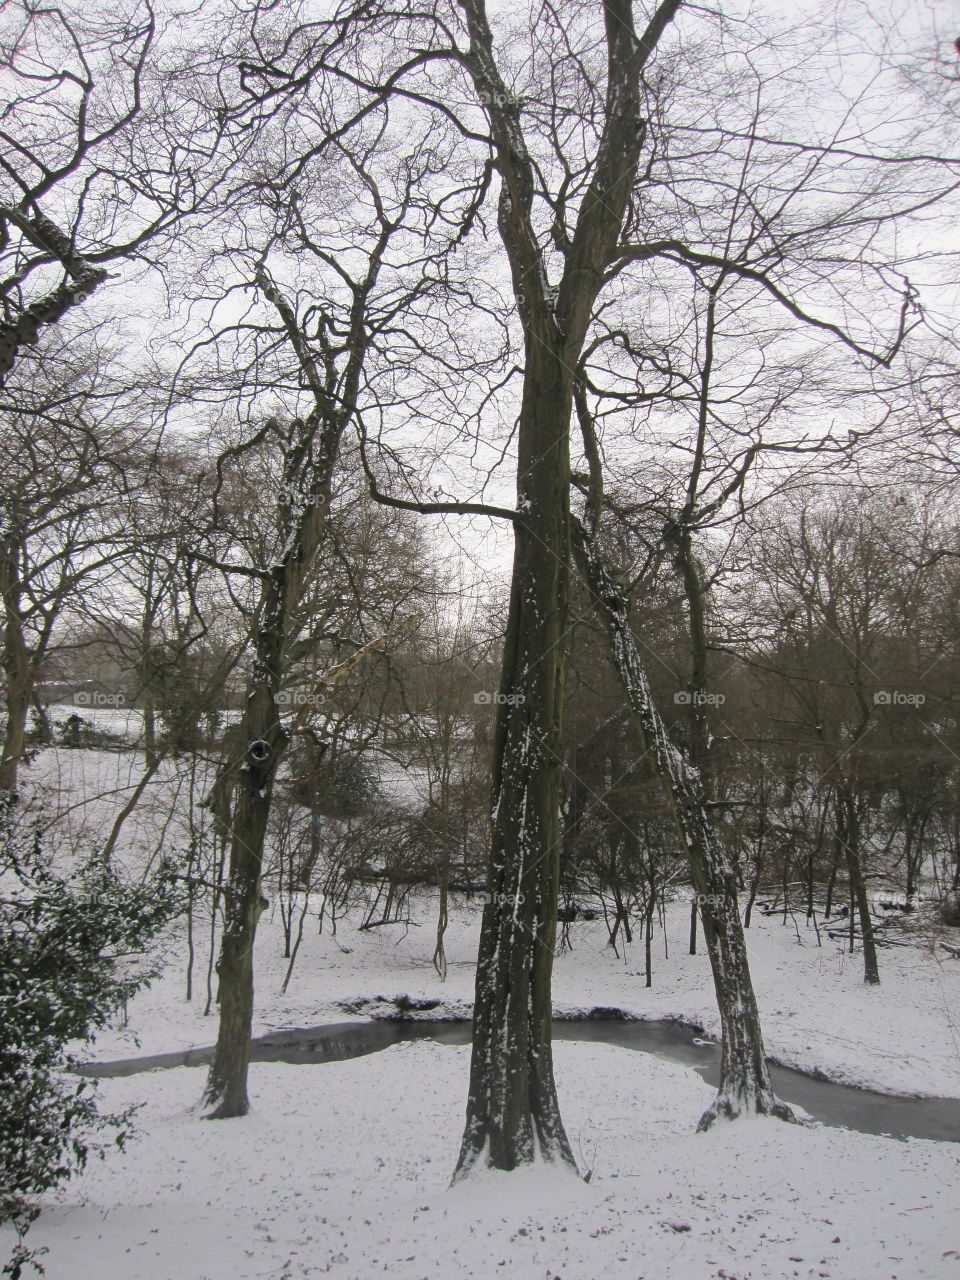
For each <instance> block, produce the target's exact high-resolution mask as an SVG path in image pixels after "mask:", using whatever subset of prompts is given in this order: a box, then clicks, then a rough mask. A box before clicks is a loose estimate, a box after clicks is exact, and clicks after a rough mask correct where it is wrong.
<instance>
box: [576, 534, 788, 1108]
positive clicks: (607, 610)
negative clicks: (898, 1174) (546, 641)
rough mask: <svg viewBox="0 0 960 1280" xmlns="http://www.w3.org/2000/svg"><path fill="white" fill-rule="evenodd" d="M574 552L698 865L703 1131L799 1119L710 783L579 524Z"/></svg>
mask: <svg viewBox="0 0 960 1280" xmlns="http://www.w3.org/2000/svg"><path fill="white" fill-rule="evenodd" d="M573 529H574V547H575V550H576V554H577V559H578V562H579V564H580V567H581V571H582V573H583V577H584V580H585V581H586V583H587V586H588V587H589V589H590V591H591V592H592V594H593V595H594V597H595V599H596V602H597V604H598V606H599V607H600V609H601V611H602V613H603V615H604V618H605V620H606V623H607V628H608V633H609V638H610V645H611V650H612V653H613V661H614V666H615V668H616V671H617V674H618V675H619V677H620V680H621V682H622V684H623V687H624V691H625V692H626V695H627V699H628V702H629V705H630V708H631V710H632V712H633V714H634V716H635V717H636V719H637V722H638V723H639V726H640V729H641V733H642V735H643V738H644V741H645V743H646V746H647V749H648V750H651V751H652V753H653V756H654V759H655V761H656V765H657V770H658V772H659V773H660V775H661V777H662V778H663V780H664V783H665V785H666V787H667V791H668V794H669V795H670V797H671V799H672V802H673V809H674V814H675V816H676V820H677V825H678V827H679V830H680V833H681V835H682V837H683V840H684V844H685V846H686V850H687V856H688V858H689V861H690V871H691V876H692V879H693V883H694V889H695V891H696V893H697V895H698V900H699V902H700V904H701V919H702V921H703V933H704V938H705V940H706V943H707V952H708V954H709V957H710V967H711V969H712V971H713V981H714V986H715V988H716V993H717V1004H718V1006H719V1009H720V1021H721V1024H722V1027H723V1043H722V1047H721V1060H720V1086H719V1089H718V1091H717V1097H716V1099H715V1100H714V1102H713V1103H712V1105H711V1106H710V1107H709V1108H708V1109H707V1111H705V1112H704V1114H703V1115H702V1116H701V1118H700V1122H699V1124H698V1126H697V1127H698V1129H706V1128H708V1127H709V1126H710V1125H711V1124H712V1123H713V1121H714V1120H715V1119H716V1118H717V1117H718V1116H723V1117H726V1118H728V1119H732V1118H734V1117H736V1116H740V1115H756V1114H760V1115H774V1116H778V1117H779V1118H780V1119H783V1120H793V1119H794V1116H793V1112H792V1111H791V1110H790V1108H789V1107H787V1106H785V1105H784V1104H783V1103H782V1102H779V1101H778V1100H777V1098H776V1097H775V1095H774V1092H773V1086H772V1085H771V1083H770V1072H769V1069H768V1067H767V1061H766V1056H765V1054H764V1048H763V1036H762V1034H761V1030H760V1015H759V1011H758V1009H757V1002H756V996H755V994H754V990H753V983H752V981H751V978H750V968H749V964H748V961H747V948H746V942H745V940H744V935H743V927H742V925H741V923H740V913H739V909H738V906H737V883H736V872H735V869H734V867H733V865H732V863H731V861H730V858H729V856H728V855H727V851H726V850H725V849H724V848H723V846H722V844H721V843H720V842H719V841H718V840H717V838H716V836H715V834H714V832H713V829H712V827H711V824H710V818H709V815H708V812H707V807H706V799H705V796H704V793H703V784H702V780H701V778H700V774H699V772H698V771H697V769H696V768H694V767H693V766H692V765H690V764H689V763H688V762H687V761H686V760H684V758H683V756H682V755H681V754H680V752H679V751H678V750H677V749H676V747H675V746H674V745H673V743H672V742H671V741H670V739H669V736H668V734H667V729H666V725H665V724H664V722H663V720H662V718H661V716H660V714H659V712H658V711H657V709H656V707H655V706H654V703H653V698H652V695H651V693H650V686H649V683H648V681H647V677H646V673H645V671H644V669H643V664H642V662H641V660H640V655H639V650H638V648H637V644H636V641H635V640H634V638H633V633H632V631H631V629H630V623H629V618H628V613H627V604H626V601H625V600H624V598H623V596H622V595H621V593H620V592H619V590H618V588H617V586H616V584H615V583H614V581H613V579H612V578H611V577H610V575H609V574H608V573H607V572H606V570H605V568H604V566H603V564H602V563H601V561H600V559H599V557H598V555H597V552H596V550H595V547H594V546H593V543H592V541H591V540H590V538H589V537H588V536H587V535H586V533H585V531H584V530H583V528H582V526H581V525H579V523H574V526H573Z"/></svg>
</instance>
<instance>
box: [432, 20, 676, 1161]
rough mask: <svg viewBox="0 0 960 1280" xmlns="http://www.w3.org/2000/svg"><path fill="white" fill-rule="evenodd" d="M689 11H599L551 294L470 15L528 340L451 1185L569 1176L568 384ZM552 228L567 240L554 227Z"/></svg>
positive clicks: (507, 115)
mask: <svg viewBox="0 0 960 1280" xmlns="http://www.w3.org/2000/svg"><path fill="white" fill-rule="evenodd" d="M681 2H682V0H662V3H661V4H660V5H659V7H658V8H657V9H656V11H655V12H654V14H653V16H652V18H651V19H650V22H649V23H648V25H647V28H646V30H645V31H644V32H643V35H642V36H640V37H639V38H638V36H637V33H636V30H635V28H634V22H633V6H632V3H631V0H605V3H604V6H603V20H604V28H605V38H606V46H607V86H606V101H605V114H604V120H603V133H602V136H601V139H600V143H599V146H598V149H597V153H596V158H595V161H594V164H593V172H592V175H591V178H590V182H589V185H588V186H587V189H586V190H585V192H584V195H583V199H582V200H581V202H580V207H579V210H578V213H577V219H576V226H575V228H574V230H573V234H572V236H569V238H568V240H567V243H566V244H565V246H564V264H563V271H562V274H561V277H560V281H559V284H558V286H557V288H556V290H555V291H554V290H553V289H552V288H551V287H550V285H549V283H548V280H549V273H548V264H547V262H546V259H545V254H544V251H543V248H542V244H541V239H540V231H539V228H538V227H537V226H536V219H535V216H534V212H533V209H534V201H535V193H536V190H537V187H538V184H539V183H540V182H541V181H542V178H541V175H540V173H539V171H538V170H537V167H536V165H535V164H534V162H533V159H532V158H531V156H530V154H529V152H528V150H527V147H526V140H525V137H524V132H523V127H522V124H521V119H520V107H519V104H518V103H517V100H516V98H515V96H514V95H513V94H511V93H510V91H509V88H508V86H507V84H506V83H505V81H504V79H503V77H502V75H501V74H500V71H499V68H498V63H497V55H496V51H495V49H494V44H493V34H492V32H491V30H490V25H489V22H488V20H487V13H486V6H485V3H484V0H461V8H462V11H463V14H464V19H465V21H466V24H467V28H468V31H469V35H470V49H469V53H468V55H467V57H466V59H465V61H466V65H467V68H468V70H469V71H470V73H471V75H472V76H473V80H474V83H475V87H476V89H477V92H478V95H479V99H480V101H481V102H483V103H484V104H485V111H486V114H487V118H488V120H489V123H490V135H491V141H492V144H493V152H494V158H495V162H496V166H497V169H498V171H499V174H500V179H501V190H500V203H499V209H498V230H499V233H500V238H501V240H502V242H503V245H504V248H505V250H506V253H507V257H508V260H509V264H510V271H511V275H512V281H513V290H514V297H515V299H516V302H517V307H518V311H519V314H520V318H521V322H522V324H523V335H524V379H523V396H522V401H521V405H520V416H519V424H518V432H517V504H518V505H517V511H518V516H517V518H516V520H515V521H514V535H515V541H514V560H513V578H512V583H511V592H510V610H509V614H508V617H507V631H506V644H505V652H504V662H503V674H502V678H501V695H502V701H501V702H500V704H499V706H498V714H497V728H496V739H495V751H494V776H493V797H494V810H493V833H492V840H491V854H490V864H489V870H488V889H489V895H488V897H489V900H488V902H487V904H486V906H485V908H484V913H483V923H482V926H481V935H480V951H479V956H478V960H477V978H476V998H475V1002H474V1022H473V1027H474V1029H473V1055H472V1058H471V1066H470V1089H469V1095H468V1100H467V1120H466V1126H465V1128H464V1135H463V1143H462V1146H461V1150H460V1158H459V1161H458V1164H457V1170H456V1173H455V1174H454V1177H455V1178H460V1177H463V1176H465V1175H466V1174H467V1173H468V1172H469V1171H470V1170H471V1169H472V1168H474V1167H475V1166H476V1165H477V1164H478V1163H480V1162H481V1161H482V1162H483V1163H485V1164H487V1165H490V1166H492V1167H494V1168H497V1169H513V1168H516V1167H517V1165H519V1164H526V1163H529V1162H531V1161H533V1160H535V1159H536V1158H537V1157H538V1156H540V1157H543V1158H545V1159H547V1160H551V1161H555V1162H558V1163H562V1164H565V1165H568V1166H570V1167H571V1168H575V1167H576V1165H575V1163H574V1159H573V1154H572V1152H571V1150H570V1144H569V1142H568V1141H567V1136H566V1134H565V1133H564V1130H563V1123H562V1121H561V1119H560V1110H559V1106H558V1104H557V1096H556V1087H555V1084H554V1079H553V1059H552V1054H551V1047H550V1027H551V1018H552V1004H551V996H550V978H551V972H552V968H553V951H554V944H555V941H556V930H557V897H558V893H559V886H560V845H561V833H560V770H561V767H562V761H561V756H560V729H561V716H562V709H563V674H564V640H565V633H566V617H567V609H568V601H567V590H568V575H569V551H570V548H569V506H570V493H569V483H570V417H571V411H572V407H573V376H574V370H575V369H576V367H577V365H578V363H579V360H580V354H581V352H582V350H583V345H584V342H585V340H586V335H587V331H588V329H589V326H590V323H591V319H592V316H593V311H594V305H595V303H596V300H597V296H598V294H599V293H600V290H601V289H602V287H603V284H604V276H605V273H606V271H607V270H608V268H609V266H610V263H611V261H612V259H613V257H614V255H615V252H616V248H617V244H618V241H619V239H620V234H621V230H622V228H623V223H624V217H625V215H626V211H627V207H628V203H629V200H630V194H631V191H632V190H633V185H634V181H635V178H636V173H637V167H638V164H639V160H640V151H641V147H642V145H643V137H644V129H643V117H642V101H641V94H640V76H641V72H642V69H643V66H644V64H645V62H646V61H647V59H648V58H649V57H650V55H651V54H652V52H653V50H654V49H655V48H656V46H657V42H658V41H659V39H660V37H661V36H662V34H663V32H664V31H665V29H666V28H667V26H668V25H669V23H670V22H671V21H672V19H673V17H674V14H675V13H676V11H677V10H678V9H679V8H680V4H681ZM558 225H559V224H558Z"/></svg>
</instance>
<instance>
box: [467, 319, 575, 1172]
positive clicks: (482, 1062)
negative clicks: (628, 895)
mask: <svg viewBox="0 0 960 1280" xmlns="http://www.w3.org/2000/svg"><path fill="white" fill-rule="evenodd" d="M571 403H572V389H571V378H570V374H569V371H568V369H567V367H566V365H565V363H564V361H563V360H562V358H560V356H559V354H558V353H557V352H556V351H554V352H547V351H545V350H544V349H543V347H542V346H537V345H536V344H531V345H530V346H528V350H527V368H526V380H525V387H524V400H523V406H522V409H521V419H520V441H521V452H520V456H519V459H518V465H519V481H518V495H519V508H520V510H521V511H523V512H524V519H523V520H522V521H520V522H518V523H517V525H516V544H515V552H514V567H513V585H512V589H511V596H510V611H509V615H508V618H507V631H506V647H505V653H504V662H503V673H502V678H501V685H500V702H499V706H498V716H497V726H496V736H495V745H494V778H493V795H494V813H493V836H492V848H491V855H490V865H489V870H488V879H487V887H488V901H487V903H486V905H485V907H484V911H483V923H482V926H481V936H480V951H479V956H478V960H477V979H476V999H475V1005H474V1031H473V1055H472V1061H471V1070H470V1089H469V1098H468V1104H467V1124H466V1128H465V1131H464V1136H463V1144H462V1147H461V1152H460V1160H459V1163H458V1167H457V1175H456V1176H458V1177H462V1176H463V1175H464V1174H466V1173H467V1172H468V1171H469V1170H470V1169H471V1168H472V1167H473V1166H474V1165H475V1164H476V1163H477V1162H478V1161H479V1160H480V1159H481V1157H482V1159H483V1161H484V1162H485V1163H486V1164H488V1165H490V1166H492V1167H493V1168H496V1169H514V1168H516V1167H517V1166H518V1165H521V1164H527V1163H530V1162H532V1161H533V1160H535V1159H537V1158H538V1156H540V1157H542V1158H544V1159H547V1160H553V1161H560V1162H562V1163H565V1164H568V1165H569V1166H570V1167H571V1168H575V1167H576V1166H575V1162H574V1158H573V1153H572V1151H571V1149H570V1144H569V1142H568V1140H567V1136H566V1133H565V1132H564V1128H563V1122H562V1120H561V1118H560V1108H559V1103H558V1101H557V1094H556V1085H555V1083H554V1077H553V1059H552V1053H551V1042H550V1031H551V1021H552V1016H553V1008H552V999H551V972H552V967H553V953H554V946H555V943H556V932H557V898H558V894H559V886H560V843H561V842H560V770H561V753H560V729H561V709H562V704H563V665H564V664H563V656H564V655H563V640H564V634H565V631H566V619H567V591H568V572H569V571H568V568H567V566H568V563H569V547H568V542H567V523H568V515H569V511H568V503H569V491H570V490H569V485H570V481H569V435H568V428H569V421H570V410H571Z"/></svg>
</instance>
